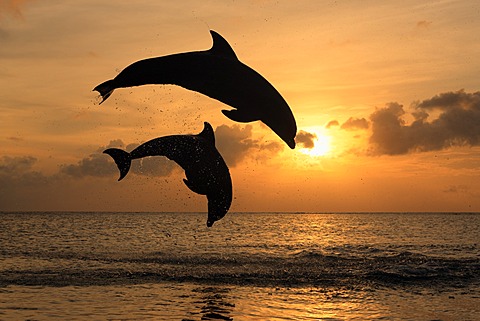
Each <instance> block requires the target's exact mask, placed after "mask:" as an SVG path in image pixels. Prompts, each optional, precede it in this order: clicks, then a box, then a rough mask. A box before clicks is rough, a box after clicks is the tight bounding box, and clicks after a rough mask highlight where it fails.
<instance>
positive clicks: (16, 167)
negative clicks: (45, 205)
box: [0, 156, 50, 194]
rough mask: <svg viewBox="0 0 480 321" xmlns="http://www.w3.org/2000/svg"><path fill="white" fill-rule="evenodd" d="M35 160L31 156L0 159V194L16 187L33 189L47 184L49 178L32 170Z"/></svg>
mask: <svg viewBox="0 0 480 321" xmlns="http://www.w3.org/2000/svg"><path fill="white" fill-rule="evenodd" d="M36 162H37V159H36V158H35V157H32V156H22V157H10V156H3V157H1V158H0V194H1V193H2V192H1V191H2V190H4V189H9V190H11V189H14V188H16V187H17V186H20V185H21V186H27V187H33V186H37V185H41V184H42V185H43V184H45V183H48V181H49V180H50V178H49V177H47V176H45V175H43V174H42V173H40V172H38V171H35V170H34V169H33V167H34V165H35V163H36Z"/></svg>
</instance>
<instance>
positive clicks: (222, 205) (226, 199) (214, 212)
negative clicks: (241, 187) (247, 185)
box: [207, 188, 232, 227]
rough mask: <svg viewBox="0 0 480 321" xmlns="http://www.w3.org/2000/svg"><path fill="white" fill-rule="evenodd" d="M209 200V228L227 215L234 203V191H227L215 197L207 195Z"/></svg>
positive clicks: (216, 194)
mask: <svg viewBox="0 0 480 321" xmlns="http://www.w3.org/2000/svg"><path fill="white" fill-rule="evenodd" d="M207 199H208V219H207V226H208V227H211V226H212V225H213V223H215V222H216V221H218V220H220V219H221V218H223V217H224V216H225V214H227V212H228V210H229V208H230V204H231V203H232V190H231V188H230V189H228V188H227V189H225V190H223V191H222V192H218V193H215V194H213V195H207Z"/></svg>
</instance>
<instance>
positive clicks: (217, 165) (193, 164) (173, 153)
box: [103, 122, 232, 227]
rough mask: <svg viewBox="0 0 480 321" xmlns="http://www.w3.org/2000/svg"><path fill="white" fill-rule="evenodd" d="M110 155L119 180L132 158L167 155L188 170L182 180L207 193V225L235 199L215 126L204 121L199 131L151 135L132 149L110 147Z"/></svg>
mask: <svg viewBox="0 0 480 321" xmlns="http://www.w3.org/2000/svg"><path fill="white" fill-rule="evenodd" d="M103 152H104V153H105V154H108V155H110V156H111V157H112V158H113V160H114V161H115V163H116V164H117V167H118V170H119V171H120V178H119V179H118V180H119V181H120V180H122V179H123V178H124V177H125V176H126V175H127V173H128V171H129V169H130V165H131V162H132V160H133V159H137V158H143V157H148V156H166V157H167V158H169V159H171V160H173V161H175V162H176V163H177V164H178V165H180V166H181V167H182V168H183V169H184V170H185V176H186V177H187V179H183V182H184V183H185V185H187V187H188V188H189V189H190V190H192V191H193V192H195V193H197V194H200V195H206V196H207V200H208V220H207V226H208V227H211V226H212V225H213V223H215V222H216V221H218V220H220V219H221V218H222V217H224V216H225V214H227V212H228V210H229V208H230V204H231V203H232V180H231V178H230V172H229V170H228V167H227V165H226V164H225V161H224V160H223V158H222V156H221V155H220V153H219V152H218V150H217V149H216V148H215V135H214V133H213V128H212V126H211V125H210V124H209V123H207V122H205V123H204V129H203V131H202V132H201V133H200V134H198V135H172V136H164V137H159V138H155V139H152V140H150V141H148V142H146V143H143V144H142V145H140V146H138V147H137V148H135V149H134V150H132V151H131V152H130V153H128V152H126V151H124V150H121V149H118V148H109V149H106V150H105V151H103Z"/></svg>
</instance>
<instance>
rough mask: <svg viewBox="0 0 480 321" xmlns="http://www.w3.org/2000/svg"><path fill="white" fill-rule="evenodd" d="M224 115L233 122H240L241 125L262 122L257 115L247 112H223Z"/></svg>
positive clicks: (236, 110) (233, 110) (235, 110)
mask: <svg viewBox="0 0 480 321" xmlns="http://www.w3.org/2000/svg"><path fill="white" fill-rule="evenodd" d="M222 113H223V114H224V115H225V116H226V117H227V118H230V119H231V120H233V121H236V122H239V123H249V122H252V121H256V120H260V116H259V115H255V114H251V113H250V114H249V113H246V112H241V111H240V110H238V109H232V110H226V109H224V110H222Z"/></svg>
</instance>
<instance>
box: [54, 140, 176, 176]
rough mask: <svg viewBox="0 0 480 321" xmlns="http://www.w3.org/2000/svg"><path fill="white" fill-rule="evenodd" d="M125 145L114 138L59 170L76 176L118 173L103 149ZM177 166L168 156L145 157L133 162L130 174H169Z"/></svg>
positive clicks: (127, 148)
mask: <svg viewBox="0 0 480 321" xmlns="http://www.w3.org/2000/svg"><path fill="white" fill-rule="evenodd" d="M138 145H139V144H129V145H128V146H126V148H125V149H126V150H127V151H131V150H133V149H135V148H136V147H137V146H138ZM124 146H125V145H124V143H123V142H122V141H121V140H119V139H117V140H112V141H110V143H109V144H108V145H107V146H105V147H100V148H99V149H97V151H96V152H95V153H93V154H90V155H89V156H87V157H85V158H83V159H81V160H80V161H78V162H77V164H68V165H62V166H61V167H60V171H59V172H60V173H61V174H65V175H67V176H71V177H74V178H82V177H86V176H92V177H107V176H114V175H117V174H118V169H117V166H116V165H115V163H114V161H113V160H112V159H111V157H110V156H108V155H106V154H103V151H104V150H105V149H107V148H123V147H124ZM176 166H177V165H175V163H174V162H172V161H170V160H169V159H167V158H166V157H145V158H142V159H138V160H134V161H133V162H132V165H131V168H130V174H132V173H133V174H136V175H144V176H154V177H157V176H168V175H170V173H171V172H172V171H173V170H174V168H175V167H176Z"/></svg>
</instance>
